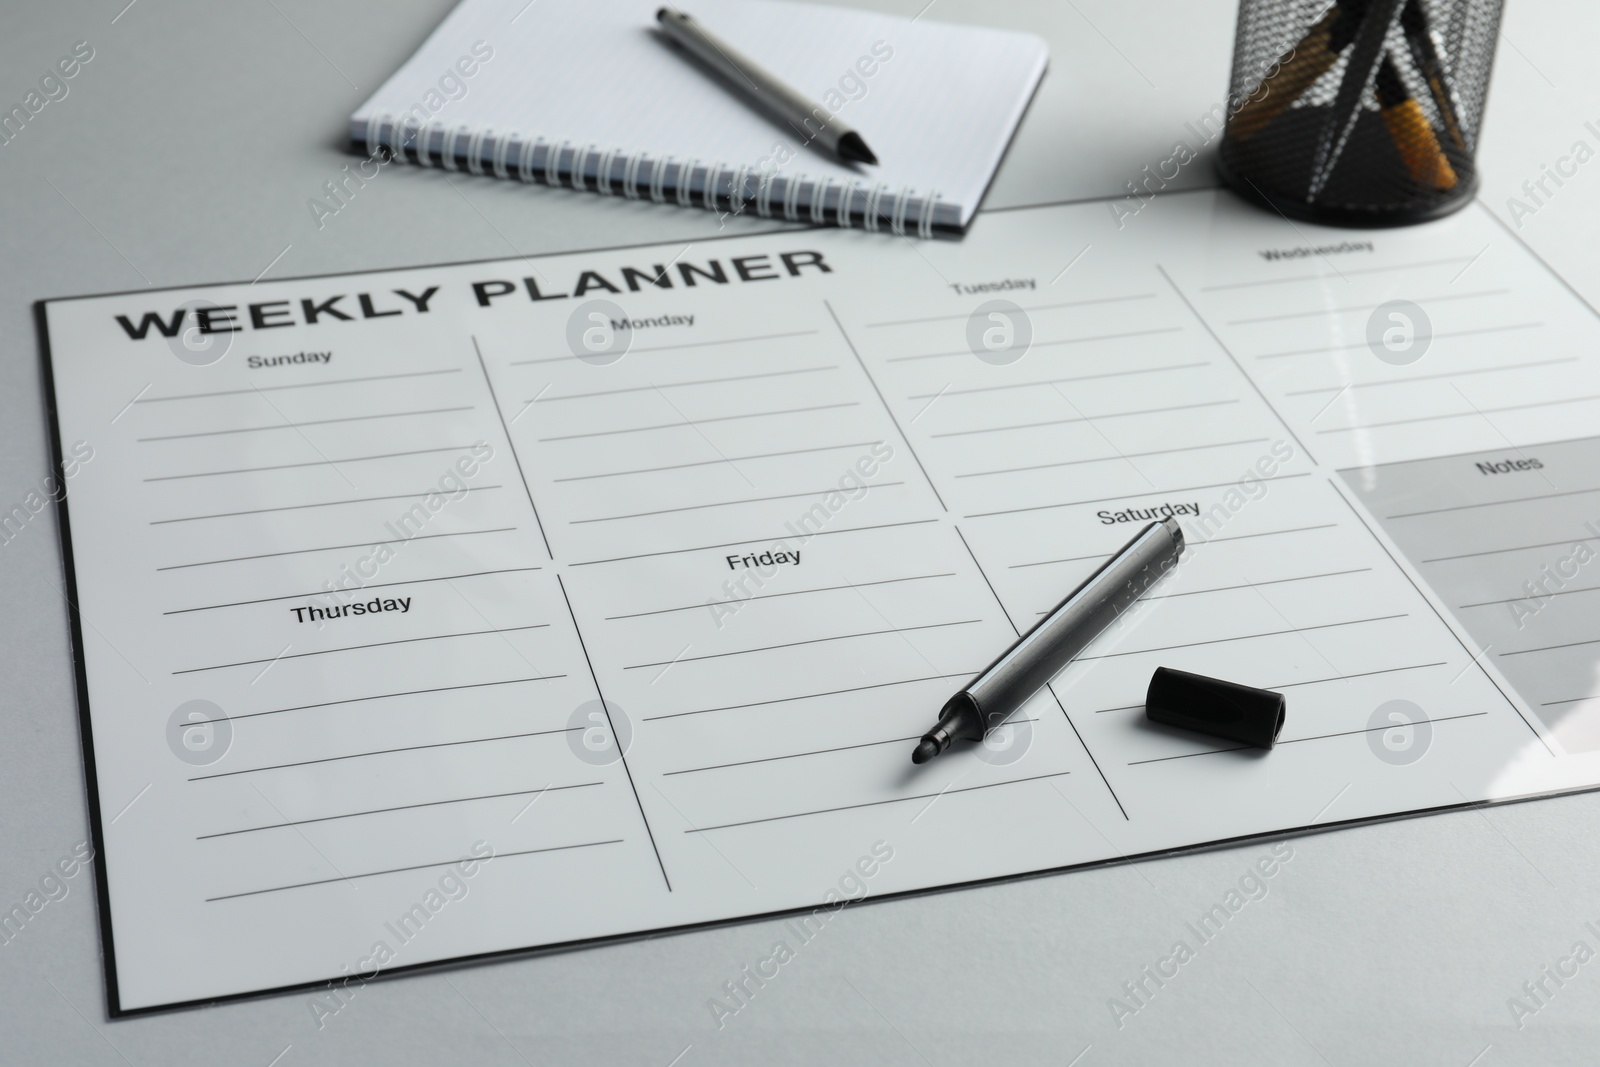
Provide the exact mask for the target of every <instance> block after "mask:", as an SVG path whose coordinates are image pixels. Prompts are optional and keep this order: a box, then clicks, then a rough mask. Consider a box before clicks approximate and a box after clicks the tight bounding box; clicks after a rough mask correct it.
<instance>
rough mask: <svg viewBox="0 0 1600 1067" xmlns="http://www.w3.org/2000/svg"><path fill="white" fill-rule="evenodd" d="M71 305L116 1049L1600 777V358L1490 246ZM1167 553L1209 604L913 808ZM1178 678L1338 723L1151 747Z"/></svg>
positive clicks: (893, 242) (94, 751)
mask: <svg viewBox="0 0 1600 1067" xmlns="http://www.w3.org/2000/svg"><path fill="white" fill-rule="evenodd" d="M40 315H41V320H42V323H43V327H44V331H45V333H46V335H47V343H48V351H49V356H50V365H51V373H52V378H53V399H54V408H55V416H56V423H57V435H58V438H59V448H60V454H61V459H62V462H63V467H64V469H65V473H66V474H67V475H68V476H67V477H66V479H65V484H66V486H67V496H66V504H65V510H66V512H67V513H68V521H67V522H66V523H65V533H64V539H66V540H67V580H68V582H69V583H70V587H69V588H68V589H67V593H68V595H69V598H70V600H71V603H72V604H73V607H74V625H75V631H76V638H77V642H78V651H79V669H80V689H81V692H80V702H81V712H82V715H83V718H84V744H85V754H86V761H87V765H88V768H89V791H90V800H91V811H92V818H93V822H94V827H95V835H96V839H97V843H98V845H99V849H98V851H99V857H98V859H99V862H101V863H102V864H103V867H102V868H101V872H100V873H101V875H102V877H101V892H102V894H103V905H104V908H103V917H104V929H103V935H104V940H105V947H106V959H107V966H108V982H109V986H110V990H111V1003H112V1007H113V1011H114V1012H118V1013H121V1012H129V1011H137V1010H142V1009H150V1008H155V1007H162V1006H170V1005H174V1004H182V1003H188V1002H196V1001H204V1000H208V999H213V998H219V997H225V996H231V995H239V994H245V993H251V992H258V991H263V990H272V989H281V988H287V987H293V986H297V985H303V984H308V983H319V982H324V981H330V980H333V981H339V982H346V983H347V982H349V981H351V980H352V979H351V976H364V977H370V976H372V975H374V974H385V973H390V972H393V971H397V970H402V969H405V968H408V967H415V966H419V965H424V964H429V963H434V962H438V961H443V960H452V959H462V958H472V957H484V956H489V955H492V954H496V953H505V952H513V951H519V950H528V949H533V948H539V947H545V946H552V945H572V944H575V943H582V942H586V941H592V940H598V939H605V938H614V937H619V936H626V935H631V934H639V933H643V932H647V931H657V930H663V929H670V928H679V927H686V926H691V925H694V924H702V923H708V922H716V921H726V920H729V919H734V918H739V917H746V916H754V915H763V914H775V913H785V912H790V913H796V912H797V913H799V914H800V916H801V918H797V919H794V920H792V921H795V922H802V921H804V922H811V923H813V924H815V923H820V922H823V921H825V918H826V916H827V915H828V914H829V911H828V909H830V908H837V907H839V906H842V905H843V904H845V903H846V902H851V901H858V900H862V899H866V898H877V897H882V896H886V895H890V894H895V893H902V892H909V891H915V890H921V889H927V888H931V887H938V886H948V885H953V884H959V883H964V882H971V881H977V880H983V879H992V878H998V877H1004V876H1008V875H1015V874H1019V873H1024V872H1035V871H1042V870H1049V869H1054V868H1064V867H1069V866H1073V865H1081V864H1088V863H1095V862H1103V861H1108V860H1116V859H1119V858H1122V857H1127V856H1136V855H1141V854H1149V853H1155V852H1161V851H1165V850H1173V849H1179V848H1184V847H1191V846H1196V845H1200V844H1204V843H1210V842H1217V841H1223V840H1228V839H1234V838H1240V837H1245V836H1249V835H1259V834H1267V833H1273V832H1280V831H1291V830H1296V829H1303V828H1307V827H1315V826H1325V825H1329V824H1335V823H1339V822H1344V821H1349V820H1359V819H1368V818H1375V817H1382V816H1387V815H1393V814H1397V813H1404V812H1413V811H1418V810H1423V809H1429V808H1437V807H1444V806H1450V805H1459V804H1464V803H1468V802H1479V801H1484V800H1496V799H1504V798H1510V797H1517V796H1526V795H1532V794H1538V793H1546V792H1553V791H1557V790H1564V789H1575V788H1583V787H1589V786H1593V785H1596V784H1600V752H1597V750H1600V697H1597V696H1596V694H1597V693H1600V681H1597V679H1596V673H1597V666H1600V662H1597V653H1600V623H1596V622H1595V619H1596V618H1597V616H1596V615H1595V613H1594V611H1593V601H1592V599H1588V598H1590V597H1592V595H1593V593H1594V592H1595V591H1596V590H1597V589H1600V567H1593V568H1591V567H1590V566H1589V563H1590V561H1591V559H1592V558H1593V556H1594V554H1595V546H1596V544H1597V543H1600V526H1597V524H1600V445H1597V444H1596V441H1595V438H1594V431H1593V426H1594V425H1595V422H1596V416H1597V415H1600V323H1597V322H1596V318H1595V316H1594V315H1593V314H1592V313H1591V312H1590V310H1589V309H1588V308H1586V307H1585V306H1584V305H1583V304H1582V303H1580V302H1579V300H1578V299H1577V298H1576V297H1575V296H1573V295H1572V294H1571V293H1570V291H1569V290H1568V289H1566V288H1565V287H1564V286H1563V284H1562V282H1561V281H1560V280H1559V279H1558V278H1556V277H1555V276H1553V275H1552V274H1550V273H1549V272H1548V271H1547V270H1545V269H1544V268H1543V267H1542V266H1541V265H1540V264H1539V262H1538V261H1537V260H1535V259H1534V258H1533V257H1532V256H1531V255H1530V254H1529V253H1528V252H1527V251H1526V249H1525V248H1524V247H1523V246H1522V245H1521V244H1520V243H1519V242H1518V241H1517V240H1516V238H1515V236H1514V235H1513V234H1511V233H1509V232H1508V231H1506V230H1504V229H1503V228H1502V227H1501V226H1500V224H1499V223H1498V222H1496V221H1495V220H1494V219H1493V217H1492V216H1491V215H1490V214H1489V213H1488V212H1487V211H1485V210H1482V209H1480V208H1477V207H1473V208H1469V209H1468V210H1466V211H1464V212H1462V213H1461V214H1459V215H1457V216H1455V217H1453V218H1450V219H1448V220H1445V221H1442V222H1437V223H1434V224H1431V225H1428V226H1424V227H1418V228H1414V229H1408V230H1396V231H1382V232H1376V233H1368V232H1362V233H1355V232H1350V231H1331V230H1321V229H1315V228H1311V227H1307V226H1296V225H1291V224H1289V223H1286V222H1284V221H1283V220H1280V219H1278V218H1275V217H1272V216H1270V215H1268V214H1266V213H1263V212H1260V211H1256V210H1254V209H1250V208H1247V207H1244V206H1242V205H1240V204H1238V203H1236V202H1235V201H1234V200H1232V199H1230V198H1228V197H1227V196H1225V195H1222V194H1217V193H1210V192H1205V193H1196V194H1187V195H1173V196H1170V197H1167V198H1165V199H1164V200H1162V201H1160V202H1158V203H1156V204H1155V205H1153V206H1152V207H1151V208H1149V209H1148V210H1147V211H1145V212H1142V213H1141V214H1140V215H1138V216H1137V217H1134V218H1132V219H1128V218H1123V219H1122V220H1121V221H1120V223H1119V220H1118V219H1117V218H1116V217H1115V216H1114V214H1113V213H1111V212H1108V211H1107V210H1106V206H1105V205H1104V204H1082V205H1068V206H1059V207H1041V208H1032V209H1026V210H1016V211H1004V212H995V213H990V214H987V215H984V216H981V217H980V218H979V219H978V221H977V223H976V224H975V225H974V227H973V229H972V231H971V233H970V235H969V236H968V237H967V238H966V239H965V240H964V241H962V242H960V243H946V242H912V241H908V240H903V239H899V238H895V237H890V236H886V235H880V234H866V233H861V232H855V231H791V232H784V233H778V234H770V235H763V236H755V237H740V238H730V239H723V240H710V241H699V242H695V243H692V244H688V245H671V246H653V247H633V248H621V249H606V250H597V251H589V252H580V253H572V254H566V255H556V256H539V257H531V258H526V259H516V260H505V261H499V262H485V263H471V264H464V265H452V266H439V267H419V268H414V269H405V270H396V271H382V272H373V273H364V274H351V275H339V276H331V277H323V278H301V279H293V280H282V281H279V280H268V279H262V280H259V281H257V282H255V283H251V284H229V285H210V286H197V287H194V288H191V289H180V290H168V291H152V290H143V291H139V292H133V293H126V294H120V295H110V296H95V297H84V298H79V299H71V300H61V301H52V302H48V303H47V304H45V305H42V306H41V312H40ZM1168 516H1175V517H1176V518H1177V519H1178V520H1179V522H1180V523H1181V524H1182V526H1183V529H1184V532H1185V534H1186V537H1187V540H1188V548H1187V549H1186V551H1185V553H1184V557H1183V559H1182V562H1181V563H1180V564H1179V566H1178V567H1177V568H1176V569H1175V571H1174V572H1173V573H1172V574H1171V575H1170V576H1169V577H1167V578H1166V579H1164V580H1163V581H1162V582H1161V583H1160V584H1159V585H1158V586H1157V587H1156V588H1155V589H1153V590H1152V591H1151V592H1150V593H1149V595H1147V596H1146V597H1145V598H1144V599H1143V600H1142V601H1141V602H1140V603H1139V604H1138V605H1137V606H1136V608H1135V609H1133V610H1132V611H1130V612H1129V614H1128V615H1126V616H1125V617H1124V618H1123V619H1122V620H1121V621H1120V622H1119V624H1118V625H1116V626H1115V627H1114V628H1113V629H1111V630H1109V631H1108V632H1107V633H1106V634H1104V635H1103V636H1102V637H1101V638H1100V639H1099V640H1097V641H1096V642H1095V643H1094V644H1093V645H1091V646H1090V648H1089V649H1088V650H1087V651H1086V652H1085V654H1084V655H1083V656H1082V657H1080V658H1079V659H1078V660H1077V661H1076V662H1075V663H1073V664H1072V665H1071V666H1069V667H1068V668H1067V669H1066V670H1065V671H1064V672H1062V673H1061V674H1060V675H1059V676H1058V677H1057V678H1056V680H1055V682H1054V683H1053V684H1052V686H1050V687H1049V688H1048V689H1046V690H1045V691H1043V692H1041V693H1040V694H1039V695H1038V696H1037V697H1036V698H1034V699H1033V700H1032V701H1031V702H1030V703H1029V704H1028V705H1027V706H1026V707H1025V708H1024V709H1023V710H1022V711H1020V712H1019V713H1017V715H1015V716H1014V717H1013V720H1012V721H1011V722H1009V723H1008V724H1006V725H1005V726H1004V727H1003V728H1002V729H1000V730H999V731H997V732H996V733H995V735H994V736H993V737H991V738H990V740H989V741H988V742H986V743H985V744H983V745H977V746H968V747H965V748H957V749H955V750H952V751H951V752H950V753H948V754H946V755H945V756H942V757H941V758H939V759H937V760H934V761H932V762H930V763H928V764H926V765H924V766H920V767H915V766H913V765H912V764H911V761H910V753H911V748H912V747H913V745H914V743H915V739H916V738H917V737H918V736H919V735H920V734H921V733H922V732H923V731H924V730H926V729H927V728H928V727H929V726H930V725H931V724H932V722H933V719H934V717H935V715H936V713H937V710H938V708H939V707H940V705H941V704H942V703H943V701H944V700H945V699H946V698H947V697H948V696H949V695H950V693H952V692H953V691H954V690H955V689H956V688H958V687H959V686H960V685H961V684H962V683H963V682H964V681H965V680H966V679H967V678H968V677H970V676H971V675H972V674H974V673H975V672H977V671H978V670H980V669H981V668H983V667H984V666H985V665H986V664H987V663H988V662H989V661H990V660H991V659H992V658H994V656H995V655H997V654H998V653H999V652H1000V651H1002V650H1003V649H1004V648H1005V647H1006V646H1007V645H1008V644H1009V643H1010V642H1012V641H1013V640H1015V638H1016V637H1017V635H1018V634H1019V633H1020V632H1023V631H1025V630H1026V629H1027V628H1028V627H1030V626H1031V625H1032V624H1033V623H1034V622H1035V621H1036V620H1037V619H1038V618H1039V617H1040V616H1041V615H1042V614H1043V613H1044V612H1045V611H1047V610H1048V609H1049V608H1050V607H1051V606H1052V605H1054V604H1055V603H1056V602H1057V601H1058V600H1060V599H1061V598H1062V597H1063V596H1064V595H1065V594H1066V593H1068V592H1069V591H1070V590H1071V589H1072V588H1073V587H1074V586H1076V585H1077V584H1078V583H1079V582H1080V581H1082V580H1083V579H1084V578H1085V577H1086V576H1088V574H1090V573H1091V572H1092V571H1093V570H1094V568H1095V567H1096V566H1098V565H1099V563H1100V562H1101V561H1103V560H1104V559H1105V558H1106V557H1107V556H1108V555H1109V554H1110V553H1111V552H1113V551H1115V550H1116V549H1117V548H1118V547H1119V546H1120V545H1122V544H1123V543H1124V542H1126V541H1127V540H1128V539H1129V538H1130V537H1131V536H1132V535H1133V534H1134V533H1135V532H1136V531H1138V530H1139V529H1140V528H1141V527H1142V526H1143V525H1145V524H1146V523H1148V522H1149V521H1151V520H1152V519H1159V518H1164V517H1168ZM1591 572H1592V573H1591ZM1586 599H1588V602H1587V603H1586V602H1585V601H1586ZM1157 666H1169V667H1175V668H1180V669H1184V670H1190V671H1195V672H1199V673H1203V674H1208V675H1214V676H1218V677H1222V678H1226V679H1229V680H1232V681H1237V682H1242V683H1245V684H1248V685H1255V686H1261V687H1264V688H1270V689H1275V690H1278V691H1281V692H1283V693H1284V694H1285V695H1286V696H1287V698H1288V717H1287V722H1286V725H1285V726H1284V729H1283V733H1282V736H1281V739H1280V741H1279V744H1278V746H1277V748H1276V749H1275V750H1273V751H1271V752H1263V751H1260V750H1250V749H1241V748H1239V747H1238V746H1236V745H1233V744H1229V743H1224V742H1218V741H1216V740H1215V739H1212V738H1207V737H1204V736H1201V735H1196V734H1188V733H1184V732H1181V731H1176V730H1172V729H1167V728H1162V727H1157V726H1155V725H1153V724H1150V723H1148V722H1147V721H1146V720H1145V718H1144V714H1143V710H1142V702H1143V698H1144V691H1145V687H1146V685H1147V684H1148V681H1149V678H1150V674H1151V672H1152V671H1153V670H1154V669H1155V668H1156V667H1157ZM813 909H821V910H819V911H815V912H814V911H813Z"/></svg>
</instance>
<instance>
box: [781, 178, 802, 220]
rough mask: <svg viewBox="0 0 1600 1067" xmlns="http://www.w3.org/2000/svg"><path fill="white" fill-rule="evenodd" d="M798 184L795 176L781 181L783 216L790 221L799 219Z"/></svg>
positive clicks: (799, 183)
mask: <svg viewBox="0 0 1600 1067" xmlns="http://www.w3.org/2000/svg"><path fill="white" fill-rule="evenodd" d="M800 186H801V182H800V181H799V180H797V179H795V178H788V179H786V180H785V181H784V183H783V217H784V218H786V219H788V220H789V221H790V222H799V221H800Z"/></svg>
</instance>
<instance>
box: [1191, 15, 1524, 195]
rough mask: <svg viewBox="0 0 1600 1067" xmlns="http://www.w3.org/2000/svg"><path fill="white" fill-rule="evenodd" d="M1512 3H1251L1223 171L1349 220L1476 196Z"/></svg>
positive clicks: (1236, 57)
mask: <svg viewBox="0 0 1600 1067" xmlns="http://www.w3.org/2000/svg"><path fill="white" fill-rule="evenodd" d="M1500 10H1501V0H1337V2H1336V3H1333V4H1330V3H1329V2H1328V0H1241V3H1240V5H1239V25H1238V31H1237V35H1236V38H1235V42H1234V52H1233V75H1232V82H1231V84H1230V87H1229V94H1228V120H1227V125H1226V129H1225V130H1224V133H1223V138H1222V146H1221V150H1220V152H1219V154H1218V157H1217V169H1218V171H1219V172H1220V173H1221V175H1222V178H1223V180H1224V181H1226V182H1227V183H1228V185H1230V186H1231V187H1232V188H1233V189H1234V190H1235V191H1237V192H1239V193H1240V194H1242V195H1244V196H1246V197H1248V198H1249V199H1251V200H1255V201H1258V202H1264V203H1266V204H1268V205H1270V206H1271V207H1274V208H1276V209H1277V210H1279V211H1281V212H1283V213H1284V214H1285V215H1290V216H1293V217H1296V218H1302V219H1309V220H1311V221H1313V222H1322V223H1329V224H1332V225H1340V226H1400V225H1406V224H1409V223H1414V222H1422V221H1425V220H1427V219H1433V218H1438V217H1439V216H1441V215H1447V214H1449V213H1450V212H1452V211H1456V210H1458V209H1459V208H1461V207H1463V206H1464V205H1466V204H1467V203H1468V202H1469V201H1470V200H1471V199H1472V197H1473V194H1474V192H1475V191H1476V189H1477V186H1478V170H1477V164H1476V155H1477V146H1478V131H1479V129H1480V127H1481V125H1482V122H1483V101H1484V96H1485V94H1486V93H1487V91H1488V88H1489V70H1490V67H1491V65H1492V64H1493V61H1494V48H1495V41H1496V38H1497V34H1498V33H1499V27H1500Z"/></svg>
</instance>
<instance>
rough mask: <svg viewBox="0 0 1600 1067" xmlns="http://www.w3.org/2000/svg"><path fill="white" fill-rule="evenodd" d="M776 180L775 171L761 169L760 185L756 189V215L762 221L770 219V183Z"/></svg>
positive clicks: (776, 173) (776, 174)
mask: <svg viewBox="0 0 1600 1067" xmlns="http://www.w3.org/2000/svg"><path fill="white" fill-rule="evenodd" d="M777 178H778V172H777V171H775V170H768V169H765V168H763V169H762V171H761V184H760V185H758V186H757V187H756V214H758V215H760V216H761V217H762V218H764V219H770V218H771V217H772V183H773V182H774V181H776V180H777Z"/></svg>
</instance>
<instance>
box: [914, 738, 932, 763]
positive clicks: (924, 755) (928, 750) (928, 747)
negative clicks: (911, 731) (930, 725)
mask: <svg viewBox="0 0 1600 1067" xmlns="http://www.w3.org/2000/svg"><path fill="white" fill-rule="evenodd" d="M938 754H939V746H938V745H937V744H936V743H935V742H934V740H933V738H931V737H924V738H923V739H922V740H921V741H918V742H917V747H916V750H915V751H914V752H912V753H911V762H912V763H927V762H928V761H929V760H931V759H932V758H933V757H935V756H937V755H938Z"/></svg>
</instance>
